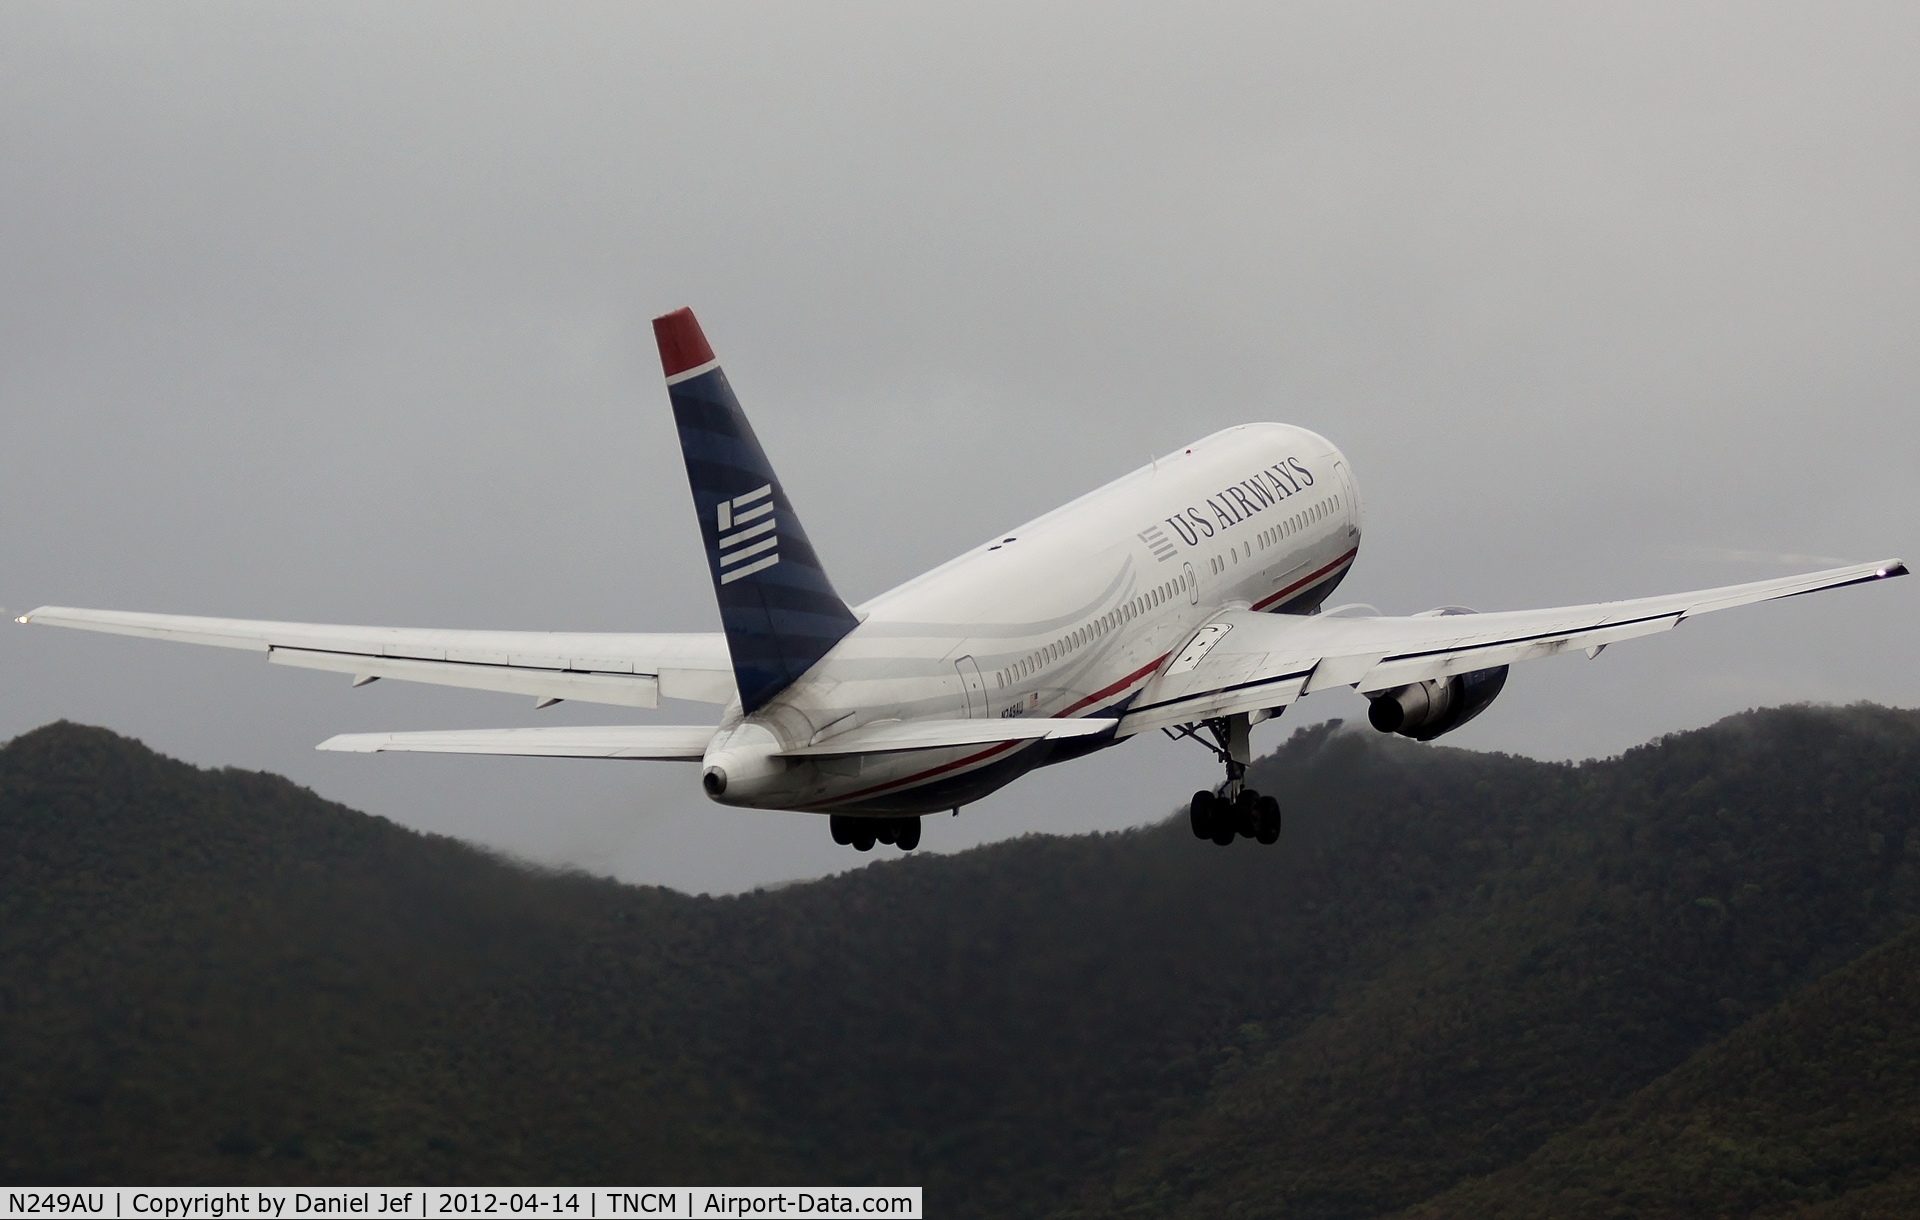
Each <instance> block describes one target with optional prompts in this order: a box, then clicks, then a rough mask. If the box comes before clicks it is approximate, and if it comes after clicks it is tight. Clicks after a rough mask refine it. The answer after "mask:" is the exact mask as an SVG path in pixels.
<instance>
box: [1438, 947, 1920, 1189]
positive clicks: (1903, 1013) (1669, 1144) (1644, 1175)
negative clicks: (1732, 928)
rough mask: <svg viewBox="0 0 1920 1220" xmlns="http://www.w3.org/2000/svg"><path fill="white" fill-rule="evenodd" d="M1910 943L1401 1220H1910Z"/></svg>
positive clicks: (1919, 992)
mask: <svg viewBox="0 0 1920 1220" xmlns="http://www.w3.org/2000/svg"><path fill="white" fill-rule="evenodd" d="M1917 1143H1920V931H1916V932H1908V933H1906V934H1905V935H1903V936H1901V937H1899V938H1898V939H1897V940H1895V941H1894V942H1893V943H1892V944H1890V945H1886V946H1884V947H1882V948H1880V949H1876V950H1874V951H1873V952H1872V953H1869V954H1868V955H1867V956H1866V957H1864V958H1862V959H1860V960H1859V961H1857V962H1854V963H1853V964H1851V965H1848V966H1843V967H1841V968H1840V969H1839V970H1836V971H1834V972H1833V973H1832V974H1830V975H1828V976H1827V977H1826V978H1824V979H1821V980H1820V981H1819V982H1818V983H1815V984H1814V985H1813V986H1811V987H1809V988H1807V989H1806V990H1805V991H1804V992H1801V993H1800V994H1799V995H1796V996H1793V997H1791V998H1789V999H1788V1000H1787V1001H1786V1002H1785V1003H1783V1004H1781V1005H1780V1006H1779V1007H1778V1008H1775V1009H1774V1010H1772V1011H1771V1012H1768V1013H1766V1014H1764V1015H1762V1016H1760V1017H1758V1018H1756V1019H1754V1020H1753V1021H1751V1022H1749V1023H1748V1024H1747V1025H1745V1026H1742V1027H1741V1028H1740V1029H1738V1030H1735V1031H1734V1032H1733V1033H1732V1034H1730V1035H1728V1036H1727V1038H1726V1039H1725V1040H1724V1041H1721V1042H1719V1043H1716V1044H1715V1045H1713V1046H1711V1047H1709V1048H1707V1049H1706V1050H1704V1051H1701V1052H1700V1053H1699V1054H1698V1055H1696V1056H1694V1057H1693V1058H1692V1059H1690V1060H1688V1061H1687V1062H1686V1063H1684V1064H1682V1065H1681V1066H1680V1067H1678V1068H1676V1069H1674V1070H1673V1071H1672V1072H1669V1073H1667V1074H1666V1075H1665V1076H1662V1077H1661V1078H1660V1079H1658V1080H1656V1081H1654V1082H1653V1083H1652V1084H1650V1085H1648V1086H1647V1087H1646V1088H1644V1089H1642V1090H1640V1091H1639V1092H1638V1093H1635V1094H1634V1095H1633V1096H1632V1097H1631V1098H1629V1099H1628V1100H1627V1101H1626V1102H1625V1103H1623V1104H1622V1105H1619V1106H1616V1107H1611V1108H1609V1110H1608V1112H1607V1113H1605V1114H1602V1115H1600V1116H1599V1117H1596V1118H1594V1119H1591V1120H1589V1121H1588V1122H1586V1123H1583V1124H1582V1125H1581V1126H1579V1127H1577V1128H1575V1129H1574V1130H1573V1131H1570V1132H1568V1133H1566V1134H1565V1135H1561V1136H1557V1137H1555V1138H1554V1139H1552V1140H1550V1141H1548V1143H1547V1145H1546V1146H1545V1147H1543V1148H1542V1149H1540V1151H1538V1152H1536V1153H1534V1154H1533V1155H1532V1156H1531V1157H1528V1158H1527V1159H1526V1160H1525V1161H1523V1162H1522V1163H1521V1164H1519V1165H1517V1166H1515V1167H1513V1168H1512V1169H1508V1170H1503V1171H1501V1172H1500V1173H1497V1174H1495V1175H1493V1176H1491V1177H1487V1178H1481V1179H1478V1180H1477V1181H1474V1182H1471V1183H1468V1184H1467V1185H1465V1186H1462V1187H1460V1188H1458V1189H1456V1190H1453V1191H1450V1192H1448V1193H1447V1194H1445V1195H1442V1196H1441V1197H1440V1198H1438V1199H1436V1200H1434V1201H1432V1202H1431V1203H1429V1204H1426V1205H1423V1206H1421V1207H1417V1208H1415V1209H1413V1211H1412V1212H1411V1213H1409V1216H1410V1217H1427V1216H1484V1217H1492V1218H1500V1220H1505V1218H1508V1217H1522V1216H1548V1215H1552V1216H1562V1217H1568V1218H1570V1220H1571V1218H1575V1217H1587V1216H1592V1217H1607V1216H1617V1215H1632V1216H1696V1215H1724V1216H1784V1215H1801V1216H1807V1217H1836V1218H1837V1217H1841V1216H1916V1215H1920V1163H1917V1162H1920V1157H1916V1155H1915V1152H1914V1148H1915V1146H1916V1144H1917Z"/></svg>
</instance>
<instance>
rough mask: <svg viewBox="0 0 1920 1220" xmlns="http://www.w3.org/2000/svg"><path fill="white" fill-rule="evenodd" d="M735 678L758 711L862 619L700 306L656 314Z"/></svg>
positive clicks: (750, 708)
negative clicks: (789, 489) (815, 538)
mask: <svg viewBox="0 0 1920 1220" xmlns="http://www.w3.org/2000/svg"><path fill="white" fill-rule="evenodd" d="M653 335H654V338H655V339H656V340H657V341H658V342H659V344H660V364H661V367H663V368H664V369H665V370H666V373H667V393H668V395H669V396H670V397H671V398H672V399H673V420H674V423H675V424H676V425H678V427H679V429H680V451H681V453H682V454H683V455H684V456H685V458H686V460H687V482H688V483H689V484H690V485H691V486H692V488H693V506H694V509H695V510H696V511H697V512H698V513H699V516H700V534H701V537H702V538H704V539H705V541H706V544H707V565H708V567H709V568H710V569H712V572H713V590H714V593H715V594H716V595H718V597H719V599H720V621H721V623H722V625H723V626H724V627H725V628H726V632H727V649H728V651H729V652H731V653H732V654H733V676H734V681H735V682H736V683H737V684H738V685H739V687H740V703H741V706H742V708H743V709H744V710H745V711H747V712H748V713H749V714H751V713H753V712H755V711H758V710H759V709H760V708H761V707H763V706H764V705H765V704H766V703H767V701H768V700H770V699H772V698H773V697H774V696H775V695H777V694H779V693H780V692H781V691H783V690H785V689H786V688H787V687H788V686H789V685H791V684H792V683H793V681H794V680H795V679H796V678H798V677H799V676H800V675H801V674H804V673H805V672H807V670H809V669H811V668H813V665H814V663H815V662H816V661H818V660H819V659H820V658H821V657H823V656H825V655H826V654H827V651H828V650H829V649H831V648H832V647H833V646H834V645H835V644H837V643H839V642H840V641H841V639H842V638H844V637H845V636H846V634H847V633H848V632H849V631H852V630H853V629H854V628H855V627H856V626H858V625H859V620H858V619H856V618H854V616H853V612H852V611H851V610H849V609H847V604H846V603H845V602H843V601H841V600H840V595H839V594H838V593H835V592H834V591H833V583H832V582H831V581H829V580H828V579H827V574H826V573H825V572H824V571H822V570H821V568H820V560H819V559H818V558H816V557H815V555H814V553H813V544H812V543H810V542H808V541H807V531H806V530H804V529H802V528H801V527H800V518H799V517H797V516H795V515H794V512H793V506H792V505H791V504H789V503H788V502H787V495H786V492H784V491H782V490H781V488H780V478H779V476H778V475H776V474H774V473H773V466H772V465H771V464H770V463H768V461H767V455H766V454H765V453H764V452H762V451H761V449H760V441H759V439H758V438H756V437H755V436H754V435H753V425H752V424H749V423H748V422H747V417H746V415H745V414H744V413H743V412H742V411H741V410H740V402H739V400H738V399H736V398H735V397H734V396H733V387H732V386H730V385H728V384H727V375H726V374H725V373H723V372H721V371H720V363H719V361H717V360H715V359H714V357H713V348H711V347H709V346H708V345H707V340H706V336H705V335H703V334H701V333H700V324H699V323H698V322H696V321H694V318H693V311H692V310H691V309H678V310H675V311H674V312H672V313H670V314H666V315H663V316H661V317H658V318H655V319H654V320H653Z"/></svg>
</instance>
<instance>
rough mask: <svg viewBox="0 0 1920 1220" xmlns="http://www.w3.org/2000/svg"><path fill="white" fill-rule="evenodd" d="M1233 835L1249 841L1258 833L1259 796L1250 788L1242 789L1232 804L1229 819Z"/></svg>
mask: <svg viewBox="0 0 1920 1220" xmlns="http://www.w3.org/2000/svg"><path fill="white" fill-rule="evenodd" d="M1229 822H1230V824H1231V825H1232V826H1233V829H1234V831H1235V833H1237V834H1239V835H1240V836H1241V837H1243V838H1248V839H1251V838H1253V837H1254V836H1256V835H1258V834H1259V833H1260V794H1259V793H1258V792H1255V791H1254V790H1253V789H1251V788H1242V789H1241V790H1240V795H1239V797H1238V798H1236V799H1235V800H1234V802H1233V816H1232V817H1231V818H1230V819H1229Z"/></svg>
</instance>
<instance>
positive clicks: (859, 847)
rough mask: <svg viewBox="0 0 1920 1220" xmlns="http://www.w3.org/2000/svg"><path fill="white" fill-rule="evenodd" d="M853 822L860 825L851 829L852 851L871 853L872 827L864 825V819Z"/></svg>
mask: <svg viewBox="0 0 1920 1220" xmlns="http://www.w3.org/2000/svg"><path fill="white" fill-rule="evenodd" d="M854 820H855V821H857V822H859V823H862V824H861V825H856V826H855V827H854V828H853V833H852V839H853V850H855V851H872V850H873V837H874V836H873V827H872V826H871V825H870V824H866V821H867V820H866V819H865V818H858V819H854Z"/></svg>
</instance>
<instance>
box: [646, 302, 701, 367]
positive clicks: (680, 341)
mask: <svg viewBox="0 0 1920 1220" xmlns="http://www.w3.org/2000/svg"><path fill="white" fill-rule="evenodd" d="M653 339H654V342H655V343H657V344H658V345H659V347H660V367H661V369H663V370H664V371H665V372H666V375H667V376H668V377H678V376H679V375H680V374H682V373H684V372H686V371H688V370H689V369H697V368H699V367H700V366H701V365H703V364H712V363H713V360H714V355H713V346H712V345H711V344H709V343H708V342H707V336H706V335H705V334H704V333H703V332H702V331H701V329H700V323H699V322H698V321H697V320H695V318H694V316H693V310H692V309H691V308H690V307H688V306H682V307H680V308H679V309H676V310H674V311H673V312H672V313H663V314H661V315H660V316H659V317H657V318H655V319H654V320H653Z"/></svg>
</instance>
